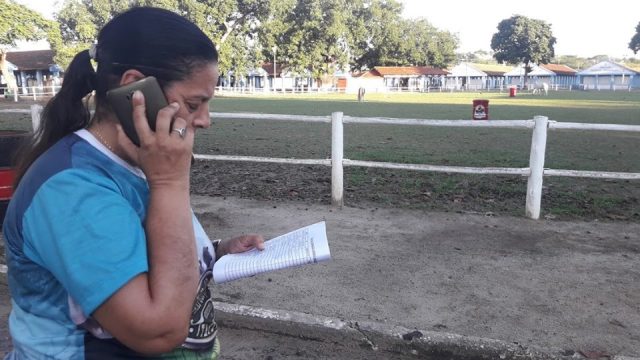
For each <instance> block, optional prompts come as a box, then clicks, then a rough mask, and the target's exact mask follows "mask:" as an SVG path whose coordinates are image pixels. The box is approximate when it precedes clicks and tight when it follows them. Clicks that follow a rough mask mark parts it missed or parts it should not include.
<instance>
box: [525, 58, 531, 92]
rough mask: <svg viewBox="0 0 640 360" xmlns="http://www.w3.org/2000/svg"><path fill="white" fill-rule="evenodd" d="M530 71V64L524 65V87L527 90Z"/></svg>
mask: <svg viewBox="0 0 640 360" xmlns="http://www.w3.org/2000/svg"><path fill="white" fill-rule="evenodd" d="M530 72H531V64H529V63H526V64H525V65H524V89H525V90H529V73H530Z"/></svg>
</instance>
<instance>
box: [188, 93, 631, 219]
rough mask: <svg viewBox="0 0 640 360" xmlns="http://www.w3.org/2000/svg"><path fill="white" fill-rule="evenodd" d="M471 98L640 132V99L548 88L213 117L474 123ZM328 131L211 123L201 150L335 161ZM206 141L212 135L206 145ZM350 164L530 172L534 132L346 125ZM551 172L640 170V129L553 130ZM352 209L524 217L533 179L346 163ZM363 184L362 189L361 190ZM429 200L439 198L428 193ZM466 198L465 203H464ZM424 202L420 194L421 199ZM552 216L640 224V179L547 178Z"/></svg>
mask: <svg viewBox="0 0 640 360" xmlns="http://www.w3.org/2000/svg"><path fill="white" fill-rule="evenodd" d="M474 99H488V100H489V101H490V103H489V114H490V118H491V119H494V120H522V119H531V118H533V117H534V116H535V115H543V116H547V117H549V118H550V119H551V120H556V121H565V122H585V123H609V124H632V125H640V92H608V91H603V92H584V91H572V92H569V91H561V92H555V91H550V93H549V96H534V95H530V94H523V93H519V94H518V95H517V96H516V97H515V98H510V97H509V96H508V94H507V93H506V92H505V93H497V92H490V93H447V92H443V93H440V92H437V93H423V94H417V93H416V94H397V93H393V94H368V95H367V96H366V102H364V103H358V102H357V101H356V96H355V95H353V94H327V95H295V96H292V95H282V94H278V95H276V96H250V97H246V96H243V97H231V96H225V97H217V98H215V99H214V100H213V102H212V110H213V111H216V112H256V113H273V114H278V113H280V114H301V115H327V116H328V115H329V114H330V113H331V112H333V111H342V112H344V113H345V115H350V116H361V117H369V116H372V117H392V118H418V119H454V120H455V119H470V118H471V111H472V106H471V103H472V101H473V100H474ZM330 136H331V127H330V125H329V124H310V123H303V122H275V121H256V120H240V121H238V120H225V119H219V118H214V119H213V126H212V127H211V129H209V130H207V131H205V134H204V137H201V139H203V141H201V140H199V141H198V144H197V147H198V148H197V151H198V152H203V153H212V154H239V155H249V156H271V157H293V158H316V159H317V158H329V157H330V156H331V153H330V152H331V140H330ZM204 139H206V140H204ZM344 144H345V157H346V158H349V159H357V160H371V161H385V162H401V163H417V164H431V165H453V166H478V167H489V166H490V167H527V166H528V163H529V152H530V146H531V130H527V129H521V130H516V129H481V128H444V127H428V126H393V125H356V124H347V125H346V126H345V141H344ZM545 167H547V168H553V169H571V170H593V171H613V172H640V133H628V132H627V133H625V132H602V131H569V130H565V131H559V130H552V131H550V132H549V135H548V142H547V152H546V162H545ZM345 176H346V179H345V186H346V187H347V193H348V194H349V191H352V192H353V198H352V199H348V201H350V202H352V203H353V202H357V201H359V200H358V197H359V196H360V197H366V196H368V195H367V194H371V195H370V196H369V197H368V199H369V200H370V201H373V202H375V203H382V204H388V205H392V206H410V207H418V208H428V209H436V210H442V209H445V210H448V211H457V210H456V209H459V207H460V206H463V207H464V208H465V209H467V210H469V209H471V210H476V211H492V212H495V213H508V214H514V215H520V216H521V215H522V214H523V212H524V211H523V208H524V197H525V190H526V179H521V178H519V177H499V176H480V175H452V174H436V173H418V172H409V171H391V170H389V171H385V170H372V169H365V168H349V169H347V170H346V173H345ZM358 187H361V188H362V190H358V189H359V188H358ZM424 194H431V195H429V196H428V198H425V195H424ZM461 197H464V199H465V200H464V201H462V204H464V205H461V202H460V200H459V199H460V198H461ZM419 199H423V200H422V201H420V200H419ZM542 211H543V216H547V217H556V218H560V219H562V218H576V217H577V218H585V219H594V218H598V219H635V220H636V221H637V220H638V219H640V183H639V182H638V181H614V180H600V179H578V178H563V177H555V178H551V177H546V178H545V188H544V195H543V204H542Z"/></svg>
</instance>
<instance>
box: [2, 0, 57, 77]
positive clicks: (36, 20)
mask: <svg viewBox="0 0 640 360" xmlns="http://www.w3.org/2000/svg"><path fill="white" fill-rule="evenodd" d="M0 14H2V16H0V71H2V74H3V75H4V77H5V81H6V83H7V86H9V87H10V88H15V87H16V83H15V78H14V77H13V74H12V73H11V72H10V71H8V69H7V61H6V52H7V49H8V48H10V47H14V46H16V42H17V41H20V40H23V41H34V40H40V39H44V38H47V37H48V35H49V33H50V32H51V31H52V30H53V29H54V28H55V26H53V23H52V22H51V21H49V20H47V19H45V18H44V17H42V16H41V15H40V14H39V13H37V12H35V11H33V10H31V9H29V8H27V7H26V6H24V5H21V4H17V3H15V2H13V1H11V0H2V1H1V2H0Z"/></svg>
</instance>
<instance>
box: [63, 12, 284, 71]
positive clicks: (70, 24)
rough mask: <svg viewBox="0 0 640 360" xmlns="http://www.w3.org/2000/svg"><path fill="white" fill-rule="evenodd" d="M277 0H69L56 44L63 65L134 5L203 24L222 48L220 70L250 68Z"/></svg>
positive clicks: (220, 49) (220, 48) (202, 27)
mask: <svg viewBox="0 0 640 360" xmlns="http://www.w3.org/2000/svg"><path fill="white" fill-rule="evenodd" d="M275 2H277V1H276V0H218V1H216V0H157V1H152V0H65V2H64V4H63V6H62V9H61V10H60V11H59V12H58V14H57V15H56V19H57V20H58V22H59V26H60V32H61V38H60V39H59V41H57V42H56V43H55V45H54V44H52V48H54V51H55V52H56V61H58V63H59V64H60V65H63V66H64V65H66V64H68V63H69V62H70V61H71V59H72V58H73V56H74V55H75V54H76V53H77V52H79V51H81V50H83V49H86V48H88V47H89V46H90V45H91V44H92V43H93V42H94V41H95V40H96V38H97V35H98V31H99V29H100V28H102V27H103V26H104V25H105V24H106V23H107V22H108V21H109V20H110V19H111V18H112V17H113V16H115V15H116V14H117V13H120V12H122V11H124V10H126V9H128V8H130V7H134V6H156V7H161V8H164V9H168V10H171V11H174V12H176V13H178V14H180V15H182V16H184V17H186V18H188V19H189V20H191V21H192V22H194V23H195V24H196V25H198V27H200V28H201V29H202V30H203V31H204V32H205V33H206V34H207V35H208V36H209V37H210V38H211V40H212V41H213V42H214V43H215V44H216V46H217V48H218V50H219V51H220V59H219V63H220V70H221V72H225V71H229V70H231V69H232V68H242V69H244V68H246V67H247V66H248V65H247V64H246V63H245V62H243V59H248V58H250V57H247V56H246V55H247V54H248V53H250V52H251V49H252V48H253V47H254V46H255V41H252V36H253V32H254V30H255V28H256V27H257V26H259V24H260V22H261V21H264V19H266V17H267V16H268V14H269V13H270V10H271V5H272V3H275Z"/></svg>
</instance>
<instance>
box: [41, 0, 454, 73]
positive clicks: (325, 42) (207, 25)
mask: <svg viewBox="0 0 640 360" xmlns="http://www.w3.org/2000/svg"><path fill="white" fill-rule="evenodd" d="M141 5H153V6H158V7H162V8H166V9H169V10H172V11H175V12H177V13H179V14H181V15H183V16H185V17H186V18H188V19H190V20H191V21H193V22H194V23H195V24H196V25H198V26H199V27H200V28H201V29H203V31H204V32H205V33H206V34H207V35H208V36H209V37H210V38H211V39H212V41H213V42H214V43H215V44H216V46H217V47H218V49H219V51H220V70H221V73H229V72H233V73H234V75H245V74H246V73H247V72H248V71H249V70H250V69H252V68H255V67H257V66H258V65H259V64H260V63H263V62H269V61H271V60H272V59H273V56H274V53H273V48H274V46H276V53H277V58H278V60H280V62H281V63H283V64H286V65H287V66H288V67H289V70H290V71H292V72H293V73H294V74H302V73H310V74H312V76H314V77H316V78H318V77H321V76H323V75H326V74H332V73H333V72H334V71H336V70H349V69H358V70H366V69H371V68H373V67H374V66H377V65H430V66H435V67H446V66H448V65H450V64H451V63H452V62H454V61H455V49H456V47H457V45H458V39H457V38H456V37H455V36H454V35H453V34H451V33H449V32H445V31H440V30H438V29H437V28H435V27H434V26H433V25H431V24H430V23H429V22H428V21H427V20H425V19H416V20H405V19H402V17H401V14H402V4H401V3H400V2H398V1H397V0H217V1H214V0H158V1H151V0H65V1H64V3H63V6H62V8H61V10H60V11H59V12H58V13H57V14H56V20H57V21H58V23H59V30H60V31H59V35H57V36H53V39H50V42H51V43H52V48H53V49H54V51H55V53H56V61H57V62H58V63H59V64H60V65H62V66H63V67H64V66H66V65H67V64H68V63H69V62H70V61H71V59H72V57H73V56H74V55H75V54H76V53H77V52H79V51H81V50H83V49H86V48H88V47H89V46H90V45H91V43H92V42H93V41H94V40H95V39H96V37H97V32H98V29H100V28H101V27H102V26H103V25H104V24H105V23H106V22H107V21H109V19H111V18H112V17H113V16H114V15H115V14H117V13H118V12H121V11H123V10H125V9H127V8H129V7H132V6H141Z"/></svg>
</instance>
